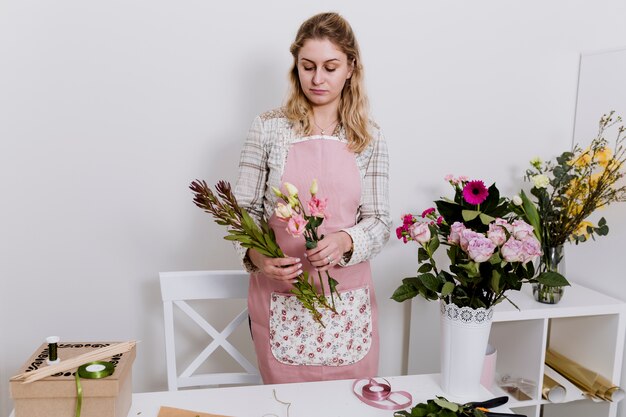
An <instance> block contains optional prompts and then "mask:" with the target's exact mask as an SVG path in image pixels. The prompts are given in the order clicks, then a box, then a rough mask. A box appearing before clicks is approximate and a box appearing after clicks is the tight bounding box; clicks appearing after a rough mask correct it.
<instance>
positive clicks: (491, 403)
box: [467, 395, 527, 417]
mask: <svg viewBox="0 0 626 417" xmlns="http://www.w3.org/2000/svg"><path fill="white" fill-rule="evenodd" d="M507 401H509V397H507V396H506V395H505V396H502V397H496V398H492V399H490V400H487V401H476V402H471V403H467V405H469V406H470V407H473V408H477V409H479V410H480V411H482V412H483V413H485V415H486V416H487V417H527V416H526V415H524V414H513V413H496V412H493V411H489V409H490V408H493V407H498V406H501V405H504V404H506V403H507Z"/></svg>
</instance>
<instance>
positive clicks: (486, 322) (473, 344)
mask: <svg viewBox="0 0 626 417" xmlns="http://www.w3.org/2000/svg"><path fill="white" fill-rule="evenodd" d="M492 318H493V309H488V310H485V309H484V308H479V309H473V308H469V307H461V308H459V307H457V306H456V305H455V304H447V303H445V302H444V301H441V388H442V389H443V391H444V392H445V393H446V394H449V395H453V396H455V397H475V396H476V395H477V394H479V392H480V377H481V374H482V370H483V360H484V358H485V350H486V349H487V344H488V342H489V332H490V331H491V319H492Z"/></svg>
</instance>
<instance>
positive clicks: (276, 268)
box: [248, 249, 302, 284]
mask: <svg viewBox="0 0 626 417" xmlns="http://www.w3.org/2000/svg"><path fill="white" fill-rule="evenodd" d="M248 258H250V261H252V263H253V264H254V266H256V267H257V268H259V271H261V272H262V273H263V275H265V276H266V277H268V278H270V279H273V280H276V281H280V282H288V283H291V284H294V283H296V282H297V279H296V278H297V277H298V275H300V274H302V264H301V263H300V258H292V257H287V258H270V257H267V256H265V255H263V254H262V253H259V252H257V251H256V250H254V249H248Z"/></svg>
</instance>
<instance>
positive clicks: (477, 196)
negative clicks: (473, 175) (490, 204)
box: [463, 181, 489, 205]
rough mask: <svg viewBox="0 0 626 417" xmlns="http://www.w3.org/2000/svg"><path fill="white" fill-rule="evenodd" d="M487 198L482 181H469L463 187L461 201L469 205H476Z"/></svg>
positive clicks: (485, 188) (486, 191) (487, 193)
mask: <svg viewBox="0 0 626 417" xmlns="http://www.w3.org/2000/svg"><path fill="white" fill-rule="evenodd" d="M488 196H489V191H488V190H487V187H485V184H484V183H483V182H482V181H470V182H468V183H467V184H465V186H464V187H463V199H464V200H465V201H467V202H468V203H470V204H474V205H478V204H480V203H482V202H483V201H485V200H486V199H487V197H488Z"/></svg>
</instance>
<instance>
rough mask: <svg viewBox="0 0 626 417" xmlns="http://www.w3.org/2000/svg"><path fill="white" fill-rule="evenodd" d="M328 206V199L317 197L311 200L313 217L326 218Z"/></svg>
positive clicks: (310, 207)
mask: <svg viewBox="0 0 626 417" xmlns="http://www.w3.org/2000/svg"><path fill="white" fill-rule="evenodd" d="M327 205H328V199H327V198H324V199H320V198H317V197H313V198H311V200H309V204H308V207H309V212H310V213H311V216H313V217H325V215H324V212H325V211H326V206H327Z"/></svg>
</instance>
